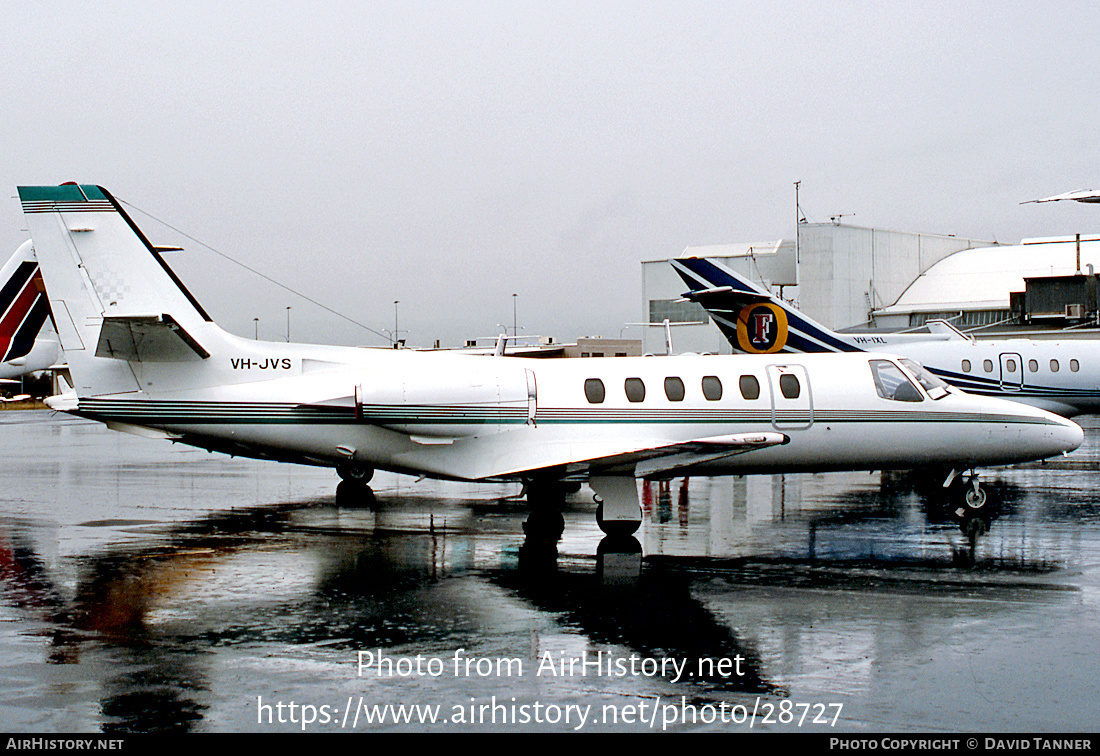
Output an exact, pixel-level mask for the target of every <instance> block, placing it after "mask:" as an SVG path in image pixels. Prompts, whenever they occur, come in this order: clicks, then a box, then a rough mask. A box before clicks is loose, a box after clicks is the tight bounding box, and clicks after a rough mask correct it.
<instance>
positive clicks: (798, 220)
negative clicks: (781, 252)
mask: <svg viewBox="0 0 1100 756" xmlns="http://www.w3.org/2000/svg"><path fill="white" fill-rule="evenodd" d="M801 183H802V182H801V181H796V182H794V285H795V286H798V284H799V282H800V281H801V280H802V279H801V276H802V248H801V245H800V244H799V237H801V236H802V224H803V223H805V221H806V219H805V218H803V217H802V208H801V206H799V204H798V187H799V185H800V184H801Z"/></svg>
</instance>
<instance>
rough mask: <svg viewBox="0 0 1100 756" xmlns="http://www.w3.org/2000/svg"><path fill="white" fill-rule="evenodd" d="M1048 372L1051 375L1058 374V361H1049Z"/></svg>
mask: <svg viewBox="0 0 1100 756" xmlns="http://www.w3.org/2000/svg"><path fill="white" fill-rule="evenodd" d="M1050 372H1052V373H1057V372H1058V360H1051V361H1050Z"/></svg>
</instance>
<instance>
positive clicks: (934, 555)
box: [0, 412, 1100, 733]
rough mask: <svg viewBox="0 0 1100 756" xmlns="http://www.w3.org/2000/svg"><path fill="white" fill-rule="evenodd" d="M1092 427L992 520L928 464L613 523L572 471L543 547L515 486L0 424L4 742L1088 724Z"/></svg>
mask: <svg viewBox="0 0 1100 756" xmlns="http://www.w3.org/2000/svg"><path fill="white" fill-rule="evenodd" d="M1082 425H1085V426H1086V441H1085V445H1084V446H1083V447H1082V448H1081V449H1079V450H1078V451H1077V452H1074V453H1073V454H1072V455H1070V456H1069V457H1067V458H1064V459H1061V460H1058V461H1055V462H1050V463H1047V464H1045V465H1029V466H1023V467H1017V468H1010V469H1003V470H990V471H986V472H984V474H983V478H984V480H985V481H987V485H988V487H989V490H990V493H991V497H990V498H991V501H990V503H989V504H987V505H986V507H985V508H983V510H981V513H980V516H973V515H972V514H969V513H964V515H963V516H961V517H960V516H959V515H958V514H956V512H955V511H954V510H953V508H952V506H951V505H950V504H947V505H944V504H941V503H939V502H938V501H932V502H930V501H929V497H931V498H933V499H935V498H937V497H936V493H937V491H936V489H937V486H936V485H935V482H934V481H933V482H931V485H929V483H930V481H929V480H928V479H927V478H925V479H922V478H921V477H920V476H904V475H898V474H880V473H874V474H871V473H858V474H827V475H792V476H756V477H749V478H713V479H692V480H687V481H685V480H682V479H677V480H673V481H671V482H670V483H668V484H656V483H654V484H648V485H647V486H646V487H645V489H644V491H643V494H644V496H643V499H644V503H645V510H646V511H645V522H644V523H643V526H642V528H641V530H640V531H639V532H638V533H637V535H636V538H635V539H626V540H619V541H609V540H606V539H603V537H602V533H601V532H600V531H599V529H598V528H597V526H596V523H595V505H594V504H593V503H592V500H591V494H590V492H589V491H588V489H587V488H583V489H582V490H581V491H580V492H579V493H577V494H575V495H573V496H571V497H570V498H569V499H568V501H567V505H566V507H565V510H564V512H563V516H564V521H565V530H564V534H563V535H562V537H561V540H560V541H558V542H557V543H556V544H555V543H553V538H546V537H545V536H544V533H545V524H541V525H540V522H539V518H534V519H532V520H530V521H529V512H528V508H527V506H526V503H525V502H524V501H523V499H521V498H520V497H519V494H520V489H519V486H516V485H471V484H458V483H440V482H437V481H429V480H423V481H416V480H415V479H413V478H410V477H405V476H396V475H386V474H380V475H378V476H376V478H375V480H374V481H372V485H371V489H372V490H371V491H370V492H358V491H356V490H354V489H347V488H341V489H340V492H339V495H338V494H337V479H336V476H335V474H334V473H332V472H331V471H329V470H325V469H320V468H318V469H313V468H305V467H297V466H289V465H279V464H275V463H264V462H256V461H250V460H240V459H230V458H227V457H223V456H218V455H211V454H208V453H206V452H202V451H197V450H194V449H190V448H187V447H183V446H178V445H172V444H168V443H165V442H161V441H153V440H149V439H144V438H139V437H135V436H128V435H124V434H119V433H113V432H111V431H108V430H106V429H105V428H104V427H103V426H101V425H99V424H96V423H90V422H84V421H81V420H78V419H75V418H71V417H67V416H62V415H55V414H52V413H48V412H4V413H0V449H3V460H4V463H3V465H2V466H0V490H2V494H0V730H4V731H9V732H12V731H34V732H58V733H75V732H106V733H121V732H163V731H195V732H274V731H302V730H305V731H308V732H335V731H341V730H343V731H358V732H365V731H421V732H422V731H441V732H442V731H449V732H456V731H461V732H466V731H501V732H521V731H522V732H526V731H571V730H580V731H586V732H606V731H628V732H634V731H649V730H653V731H660V730H672V731H682V730H692V731H695V730H699V731H744V730H749V729H753V730H765V731H768V730H772V731H811V732H819V733H820V732H848V733H851V732H968V733H969V732H1069V731H1079V732H1089V731H1093V730H1095V728H1096V722H1097V721H1100V716H1098V715H1100V655H1098V654H1097V650H1098V649H1100V419H1097V418H1091V417H1090V418H1083V419H1082ZM549 519H550V520H553V519H554V518H552V517H551V518H549ZM525 523H526V525H527V527H526V531H527V532H526V534H525ZM549 529H550V531H551V532H552V531H553V523H552V522H551V523H550V525H549ZM387 707H388V708H387ZM401 707H404V708H401ZM433 716H434V717H435V722H434V723H426V724H425V723H421V721H420V720H421V719H423V718H427V719H429V720H430V719H431V718H432V717H433Z"/></svg>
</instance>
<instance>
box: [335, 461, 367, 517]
mask: <svg viewBox="0 0 1100 756" xmlns="http://www.w3.org/2000/svg"><path fill="white" fill-rule="evenodd" d="M336 474H337V475H339V476H340V482H339V483H338V484H337V485H336V504H337V506H341V507H351V508H357V507H358V508H362V507H372V506H374V503H375V502H374V492H373V491H372V490H371V489H370V486H368V485H367V483H369V482H370V479H371V478H373V477H374V468H373V467H370V466H369V465H364V464H363V463H362V462H342V463H340V464H339V465H337V466H336Z"/></svg>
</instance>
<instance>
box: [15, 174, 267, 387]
mask: <svg viewBox="0 0 1100 756" xmlns="http://www.w3.org/2000/svg"><path fill="white" fill-rule="evenodd" d="M19 199H20V201H21V202H22V205H23V212H24V214H25V215H26V218H27V223H28V225H29V228H30V232H31V239H32V241H33V243H34V251H35V256H36V257H37V259H38V264H39V265H40V266H41V268H42V275H43V277H44V278H45V280H46V282H47V283H48V290H47V294H48V296H49V300H50V307H51V308H52V311H53V314H54V320H55V323H56V326H57V331H58V336H59V337H60V340H61V345H62V348H63V349H64V351H65V356H66V359H67V360H68V362H69V368H70V371H71V373H72V376H73V379H74V383H75V389H76V392H77V395H78V396H80V397H86V396H103V395H111V394H131V393H132V394H139V393H146V392H148V391H149V390H164V389H186V388H198V387H201V386H203V385H210V384H211V383H212V382H224V378H221V377H217V376H215V375H213V374H212V373H216V372H217V371H211V370H209V369H207V365H204V363H207V361H208V360H209V358H210V357H211V354H212V353H215V352H221V353H225V352H226V351H228V349H229V347H230V346H231V345H235V344H237V343H238V342H240V341H242V340H241V339H238V338H237V337H234V336H232V335H230V334H227V333H225V332H224V331H222V330H221V329H219V328H218V327H217V326H216V325H215V324H214V323H213V322H212V321H211V319H210V316H209V315H207V313H206V311H205V310H203V308H202V307H201V306H200V305H199V303H198V302H197V301H196V300H195V298H194V297H193V296H191V294H190V292H188V291H187V289H186V288H185V287H184V286H183V284H182V283H181V282H180V281H179V279H178V278H177V277H176V275H175V273H173V272H172V270H171V268H169V267H168V264H167V263H166V262H165V261H164V260H163V259H162V257H161V254H160V251H158V249H157V248H156V247H154V246H153V245H152V244H150V242H149V240H148V239H147V238H146V237H145V235H144V234H143V233H142V232H141V230H140V229H139V228H138V227H137V226H136V225H135V224H134V222H133V221H132V220H131V219H130V217H129V215H127V214H126V212H125V211H124V210H123V209H122V207H121V206H120V205H119V203H118V201H117V200H115V198H114V197H112V196H111V195H110V193H108V192H107V191H106V190H105V189H103V188H102V187H98V186H92V185H77V184H63V185H61V186H32V187H19ZM248 343H249V344H253V343H254V342H248ZM169 363H170V366H169ZM166 368H167V369H166Z"/></svg>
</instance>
